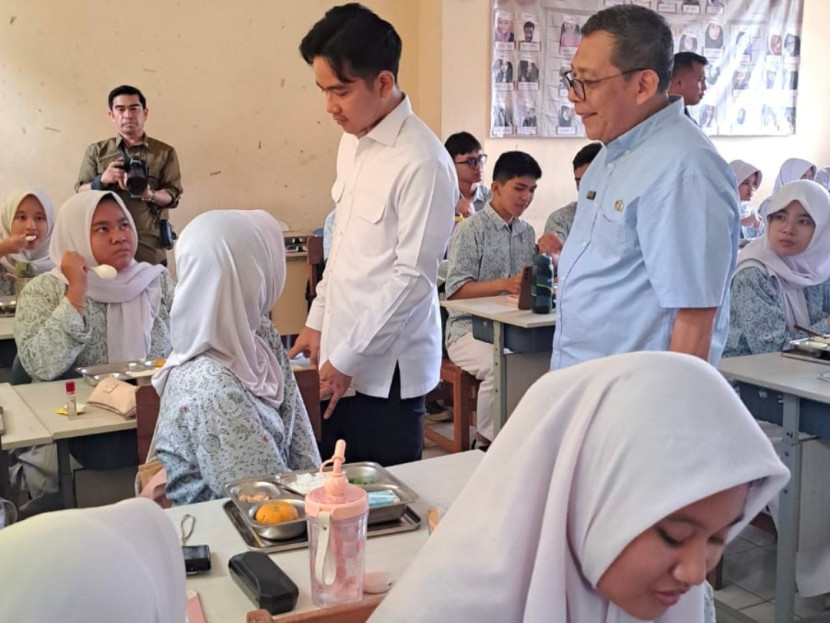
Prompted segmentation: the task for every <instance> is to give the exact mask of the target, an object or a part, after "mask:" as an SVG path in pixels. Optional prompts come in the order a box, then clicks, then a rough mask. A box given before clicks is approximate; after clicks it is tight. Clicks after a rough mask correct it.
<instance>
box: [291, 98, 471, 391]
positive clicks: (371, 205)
mask: <svg viewBox="0 0 830 623" xmlns="http://www.w3.org/2000/svg"><path fill="white" fill-rule="evenodd" d="M331 194H332V199H334V201H335V203H336V204H337V208H336V211H337V213H336V218H335V226H334V240H333V242H332V248H331V255H330V256H329V260H328V263H327V265H326V271H325V276H324V278H323V280H322V281H321V282H320V284H319V285H318V286H317V293H318V294H317V298H316V299H315V300H314V303H313V304H312V306H311V311H310V312H309V314H308V320H307V321H306V325H307V326H309V327H311V328H312V329H316V330H318V331H321V332H322V336H321V343H320V363H321V365H322V363H323V362H325V361H326V360H330V361H331V363H332V365H333V366H334V367H335V368H337V369H338V370H339V371H340V372H342V373H344V374H347V375H349V376H351V377H353V378H352V386H353V387H354V389H355V390H357V391H358V392H360V393H362V394H366V395H369V396H376V397H379V398H386V397H388V395H389V387H390V385H391V383H392V375H393V374H394V371H395V365H396V364H397V365H399V366H400V375H401V397H402V398H412V397H416V396H422V395H424V394H426V393H427V392H429V391H430V390H431V389H432V388H433V387H435V385H437V383H438V378H439V370H440V366H441V326H440V314H439V309H438V296H437V290H436V283H435V282H436V279H437V276H438V264H439V263H440V261H441V259H442V258H443V256H444V251H445V249H446V247H447V241H448V239H449V236H450V231H451V229H452V225H453V218H454V212H455V204H456V203H457V201H458V179H457V177H456V173H455V166H454V165H453V162H452V159H451V158H450V156H449V154H448V153H447V150H446V149H445V148H444V146H443V145H442V144H441V143H440V141H439V140H438V138H437V137H436V136H435V135H434V134H433V133H432V131H431V130H430V129H429V128H428V127H427V126H426V124H424V122H423V121H421V120H420V119H419V118H418V117H416V116H415V115H414V114H412V108H411V106H410V104H409V98H407V97H404V100H403V101H402V102H401V103H400V104H399V105H398V106H397V107H396V108H395V109H394V110H393V111H392V112H391V113H389V114H388V115H387V116H386V117H385V118H384V119H383V120H382V121H381V122H380V123H378V125H377V126H375V127H374V128H373V129H372V131H371V132H369V133H368V134H367V135H366V136H364V137H362V138H357V137H356V136H354V135H352V134H344V135H343V138H342V139H341V140H340V148H339V151H338V154H337V179H336V181H335V183H334V186H333V187H332V193H331Z"/></svg>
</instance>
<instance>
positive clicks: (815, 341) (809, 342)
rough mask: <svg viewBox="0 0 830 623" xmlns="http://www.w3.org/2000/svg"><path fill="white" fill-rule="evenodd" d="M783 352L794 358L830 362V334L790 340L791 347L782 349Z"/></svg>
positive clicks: (786, 355)
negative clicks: (821, 336)
mask: <svg viewBox="0 0 830 623" xmlns="http://www.w3.org/2000/svg"><path fill="white" fill-rule="evenodd" d="M781 354H782V355H784V356H785V357H792V358H793V359H803V360H806V361H815V362H817V363H830V336H825V337H823V338H816V337H805V338H801V339H798V340H790V343H789V348H787V349H785V350H784V351H782V353H781Z"/></svg>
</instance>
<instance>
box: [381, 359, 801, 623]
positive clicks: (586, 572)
mask: <svg viewBox="0 0 830 623" xmlns="http://www.w3.org/2000/svg"><path fill="white" fill-rule="evenodd" d="M788 476H789V475H788V472H787V469H786V468H785V467H784V465H783V464H782V463H781V461H780V460H779V459H778V457H777V456H776V454H775V452H774V451H773V449H772V446H771V445H770V442H769V441H768V440H767V439H766V437H765V436H764V434H763V433H762V432H761V430H760V428H759V427H758V425H757V424H756V423H755V421H754V420H753V419H752V416H751V415H750V414H749V412H748V411H747V410H746V408H745V407H744V406H743V405H742V404H741V402H740V399H739V398H738V397H737V395H736V394H735V392H734V391H733V390H732V388H731V387H730V386H729V385H728V384H727V383H726V381H725V380H724V379H723V377H721V376H720V375H719V374H718V372H717V371H716V370H715V369H714V368H713V367H711V366H710V365H708V364H707V363H706V362H704V361H701V360H700V359H697V358H695V357H692V356H689V355H684V354H679V353H669V352H636V353H628V354H622V355H614V356H610V357H605V358H602V359H596V360H592V361H589V362H586V363H582V364H579V365H576V366H572V367H570V368H566V369H563V370H559V371H554V372H550V373H548V374H546V375H545V376H543V377H542V378H541V379H540V380H539V381H537V382H536V383H535V384H534V385H533V386H532V387H531V388H530V389H529V390H528V392H527V394H526V395H525V396H524V398H523V399H522V401H521V402H520V403H519V405H518V406H517V407H516V410H515V411H514V413H513V415H512V416H511V418H510V420H508V422H507V426H506V427H505V428H504V430H503V431H502V432H501V433H500V434H499V436H498V437H497V438H496V441H495V442H494V443H493V445H492V446H491V447H490V450H489V451H488V453H487V455H486V456H485V457H484V459H483V461H482V463H481V465H480V466H479V467H478V469H477V470H476V471H475V473H474V474H473V476H472V478H471V479H470V481H469V482H468V483H467V485H466V486H465V488H464V489H463V490H462V492H461V494H460V495H459V496H458V498H457V499H456V501H455V503H454V504H453V505H452V507H451V508H450V509H449V511H448V513H447V515H446V516H445V517H444V518H443V519H442V520H441V523H440V524H439V526H438V528H437V530H436V531H435V532H434V533H433V535H432V536H431V537H430V538H429V540H428V541H427V543H426V545H425V546H424V548H423V549H422V550H421V552H420V553H419V554H418V556H417V558H416V559H415V561H414V562H413V563H412V565H411V566H410V567H409V568H408V569H407V570H406V572H405V573H404V575H403V577H402V578H401V579H400V581H399V582H397V584H396V585H395V586H394V587H393V589H392V592H391V593H390V594H389V595H388V596H387V597H386V599H385V600H384V601H383V602H381V604H380V606H379V607H378V609H377V610H376V611H375V613H374V616H373V617H372V618H371V619H370V621H378V622H383V623H397V622H403V621H407V622H421V621H423V622H424V623H426V622H431V621H454V622H456V623H466V622H470V623H472V622H475V623H488V622H493V623H497V622H498V623H511V622H519V621H524V622H528V623H535V622H539V623H542V622H544V623H587V622H590V623H612V622H613V623H627V622H633V621H660V622H661V623H700V622H702V621H703V617H704V592H703V587H702V583H703V580H704V578H705V575H706V572H707V571H708V570H709V569H711V568H712V567H713V566H714V565H715V564H717V562H718V560H719V559H720V557H721V554H722V552H723V548H724V546H725V544H726V543H727V542H729V541H731V540H732V539H733V538H734V537H735V536H736V535H737V534H738V533H739V532H740V530H741V529H742V528H743V527H744V526H746V525H747V524H748V523H749V521H750V520H751V519H752V518H753V517H754V516H755V514H756V513H758V512H759V511H760V510H761V509H762V508H763V507H764V506H765V505H766V503H767V502H768V501H769V499H770V498H771V497H772V496H773V495H775V493H776V492H778V491H779V490H780V489H781V488H782V487H783V486H784V484H785V483H786V482H787V479H788Z"/></svg>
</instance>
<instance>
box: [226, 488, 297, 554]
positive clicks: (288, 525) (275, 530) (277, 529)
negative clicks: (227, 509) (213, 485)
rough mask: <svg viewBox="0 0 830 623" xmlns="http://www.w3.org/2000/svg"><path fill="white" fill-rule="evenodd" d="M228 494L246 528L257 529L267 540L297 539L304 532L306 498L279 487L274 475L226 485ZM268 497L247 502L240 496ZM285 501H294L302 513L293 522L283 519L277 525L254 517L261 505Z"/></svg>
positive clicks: (255, 530)
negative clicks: (262, 521) (259, 520)
mask: <svg viewBox="0 0 830 623" xmlns="http://www.w3.org/2000/svg"><path fill="white" fill-rule="evenodd" d="M225 493H227V494H228V497H230V498H231V501H232V502H233V503H234V504H235V505H236V508H237V510H238V511H239V515H240V517H242V521H243V522H244V523H245V524H246V526H247V529H248V530H251V531H253V532H255V533H256V534H257V535H259V536H260V537H262V538H264V539H268V540H271V541H283V540H290V539H295V538H297V537H298V536H301V535H303V534H304V533H305V526H306V523H305V504H304V502H303V497H302V496H299V495H295V494H293V493H290V492H288V491H284V490H283V489H281V488H280V486H279V484H278V483H277V481H276V480H275V479H273V478H270V477H267V478H246V479H244V480H238V481H236V482H232V483H230V484H227V485H225ZM256 495H260V496H266V497H265V498H263V499H261V500H256V501H248V500H242V499H240V498H241V497H242V496H256ZM277 500H283V501H285V502H288V503H290V504H292V505H293V506H294V507H295V508H296V509H297V511H298V512H299V514H300V518H299V519H296V520H294V521H284V522H282V523H278V524H264V523H260V522H258V521H257V520H256V519H255V516H256V512H257V510H258V509H259V507H260V506H261V505H263V504H265V503H267V502H274V501H277Z"/></svg>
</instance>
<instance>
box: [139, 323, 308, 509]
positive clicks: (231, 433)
mask: <svg viewBox="0 0 830 623" xmlns="http://www.w3.org/2000/svg"><path fill="white" fill-rule="evenodd" d="M257 334H258V335H260V336H261V337H263V338H264V339H265V340H266V341H267V342H268V344H269V345H270V346H271V348H272V349H273V350H274V353H275V354H276V355H277V359H278V360H279V362H280V366H281V368H282V373H283V376H284V377H285V385H284V389H283V393H284V397H283V402H282V404H281V405H280V406H279V408H274V407H273V406H272V405H270V404H269V403H267V402H265V401H264V400H262V399H260V398H258V397H257V396H254V395H253V394H252V393H251V392H249V391H248V390H247V389H246V388H245V387H244V386H243V385H242V383H241V382H240V381H239V379H238V378H237V377H236V376H235V375H234V374H233V372H231V370H230V369H228V368H226V367H225V366H224V365H222V364H221V363H220V362H219V361H217V360H216V359H214V358H212V357H211V356H210V355H206V354H202V355H199V356H197V357H195V358H193V359H191V360H190V361H188V362H186V363H183V364H182V365H180V366H178V367H176V368H175V369H173V370H171V371H170V376H169V377H168V379H167V383H166V385H165V387H164V393H163V394H162V397H161V409H160V412H159V420H158V424H157V425H156V434H155V440H154V444H155V450H156V456H157V458H158V459H159V460H160V461H161V462H162V464H163V465H164V467H165V470H166V471H167V488H166V495H167V497H168V499H170V500H171V501H172V502H173V503H174V504H177V505H178V504H192V503H194V502H204V501H205V500H212V499H216V498H221V497H225V495H226V494H225V491H224V486H225V484H226V483H229V482H232V481H234V480H240V479H242V478H255V477H257V476H264V475H268V474H277V473H280V472H286V471H292V470H298V469H310V468H314V467H317V466H319V465H320V454H319V452H318V451H317V443H316V441H315V439H314V433H313V431H312V429H311V422H310V421H309V419H308V413H307V412H306V409H305V405H304V404H303V399H302V396H301V395H300V391H299V388H298V387H297V382H296V380H295V379H294V373H293V372H292V371H291V363H290V362H289V361H288V357H287V356H286V354H285V351H284V350H283V347H282V344H281V343H280V339H279V335H278V334H277V331H276V329H275V328H274V326H273V325H272V324H271V322H270V321H269V320H268V319H267V318H263V320H262V323H261V324H260V327H259V330H258V331H257Z"/></svg>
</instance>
